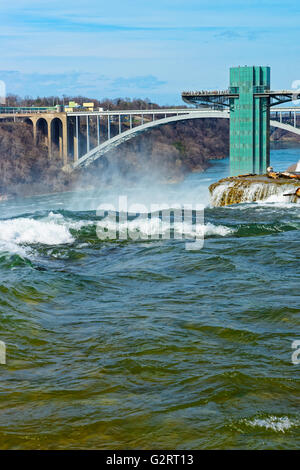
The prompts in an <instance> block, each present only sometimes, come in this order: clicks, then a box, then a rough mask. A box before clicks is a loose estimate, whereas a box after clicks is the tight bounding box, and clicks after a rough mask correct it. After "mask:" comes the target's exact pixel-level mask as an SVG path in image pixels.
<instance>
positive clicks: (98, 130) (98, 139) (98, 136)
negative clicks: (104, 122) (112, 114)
mask: <svg viewBox="0 0 300 470" xmlns="http://www.w3.org/2000/svg"><path fill="white" fill-rule="evenodd" d="M97 143H98V145H100V119H99V116H97Z"/></svg>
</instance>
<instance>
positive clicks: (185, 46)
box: [0, 0, 300, 105]
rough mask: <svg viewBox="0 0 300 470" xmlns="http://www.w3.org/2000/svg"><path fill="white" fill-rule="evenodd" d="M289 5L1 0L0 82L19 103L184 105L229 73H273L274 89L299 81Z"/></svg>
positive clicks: (297, 8) (294, 15) (295, 15)
mask: <svg viewBox="0 0 300 470" xmlns="http://www.w3.org/2000/svg"><path fill="white" fill-rule="evenodd" d="M299 13H300V3H299V1H298V0H297V1H294V0H285V1H282V0H280V1H278V0H260V1H257V0H251V1H248V0H241V1H237V0H226V1H222V0H206V1H204V0H152V1H151V0H139V1H137V0H111V1H109V0H86V1H82V0H80V1H78V0H60V1H59V0H51V1H50V2H41V0H13V1H11V2H8V1H7V0H0V14H1V28H0V51H1V62H0V80H2V81H4V82H5V84H6V89H7V93H14V94H18V95H20V96H32V97H36V96H45V95H47V96H48V95H55V96H59V97H62V96H63V95H74V96H76V95H82V96H88V97H90V98H98V99H103V98H118V97H130V98H146V97H147V98H149V99H150V100H151V101H154V102H158V103H159V104H161V105H167V104H169V105H178V104H181V103H182V100H181V96H180V95H181V92H182V91H183V90H196V89H197V90H199V89H219V88H220V89H225V88H227V86H228V80H229V68H230V67H231V66H238V65H269V66H271V79H272V88H273V89H278V88H284V89H290V88H291V86H292V83H293V82H295V81H296V80H300V60H299V58H300V40H299V39H300V36H299V32H300V26H299V24H300V23H299V19H300V15H299Z"/></svg>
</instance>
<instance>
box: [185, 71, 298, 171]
mask: <svg viewBox="0 0 300 470" xmlns="http://www.w3.org/2000/svg"><path fill="white" fill-rule="evenodd" d="M298 95H299V92H298V93H297V92H295V91H287V90H280V91H271V90H270V67H262V66H251V67H248V66H245V67H232V68H231V69H230V86H229V89H228V90H225V91H186V92H183V93H182V98H183V100H184V101H185V102H186V103H189V104H194V105H196V106H198V107H208V106H209V107H212V108H213V109H224V107H227V108H229V110H230V174H231V175H232V176H236V175H241V174H247V173H255V174H263V173H266V170H267V167H268V166H269V165H270V107H271V106H274V105H278V104H280V103H286V102H288V101H291V100H293V99H297V98H298Z"/></svg>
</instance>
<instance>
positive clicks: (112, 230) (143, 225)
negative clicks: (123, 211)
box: [97, 215, 235, 239]
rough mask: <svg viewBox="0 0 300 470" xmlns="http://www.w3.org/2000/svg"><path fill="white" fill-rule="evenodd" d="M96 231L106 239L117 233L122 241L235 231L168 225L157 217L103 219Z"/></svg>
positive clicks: (177, 223)
mask: <svg viewBox="0 0 300 470" xmlns="http://www.w3.org/2000/svg"><path fill="white" fill-rule="evenodd" d="M97 230H98V231H99V232H101V233H104V232H105V231H106V233H107V234H108V235H107V238H108V239H109V234H111V235H112V236H114V234H116V232H118V233H119V237H120V238H123V239H126V238H127V233H128V235H129V238H133V239H147V238H149V239H159V238H160V237H161V238H163V239H168V238H175V239H181V238H182V234H183V235H184V237H185V239H189V238H190V239H193V238H195V237H197V238H203V237H211V236H220V237H225V236H228V235H230V234H232V233H233V232H234V231H235V229H233V228H229V227H226V226H224V225H214V224H212V223H210V222H208V223H207V224H196V225H191V224H189V223H184V222H183V223H182V222H174V224H171V225H170V224H169V222H164V221H162V220H161V219H160V218H159V217H153V216H152V217H151V219H148V218H147V215H146V216H144V217H138V218H136V219H135V220H131V221H127V222H125V223H120V224H119V223H118V222H115V221H111V220H105V219H104V220H102V221H99V222H98V224H97ZM170 230H173V233H172V236H171V235H170V233H171V232H170ZM127 231H128V232H127ZM130 235H132V237H130Z"/></svg>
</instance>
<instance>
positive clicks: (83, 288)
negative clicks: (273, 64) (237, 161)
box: [0, 146, 300, 449]
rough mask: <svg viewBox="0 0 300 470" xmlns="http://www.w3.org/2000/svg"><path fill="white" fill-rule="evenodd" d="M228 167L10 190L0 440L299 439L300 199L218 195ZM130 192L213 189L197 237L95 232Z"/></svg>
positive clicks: (276, 154)
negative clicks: (170, 177) (21, 192)
mask: <svg viewBox="0 0 300 470" xmlns="http://www.w3.org/2000/svg"><path fill="white" fill-rule="evenodd" d="M299 153H300V148H298V147H294V148H293V147H291V146H287V147H286V148H277V149H274V150H273V151H272V165H273V166H274V168H275V169H276V170H284V169H286V168H287V167H288V166H290V165H291V164H292V163H294V162H295V161H297V160H299ZM227 175H228V160H224V161H216V162H214V165H213V166H212V167H211V168H210V169H209V170H208V171H206V172H204V173H201V174H200V173H198V174H197V173H194V174H190V175H188V176H187V177H186V178H185V180H184V181H182V182H180V183H177V184H163V183H159V182H158V179H159V178H158V177H157V175H155V174H154V173H153V175H150V174H147V175H146V176H145V177H143V178H140V180H139V181H138V182H137V184H133V183H132V182H131V183H126V181H125V180H124V179H123V178H119V177H118V178H116V179H115V181H113V182H112V184H111V185H110V186H106V187H99V190H85V191H84V190H80V191H76V192H73V193H64V194H55V195H50V196H49V195H48V196H38V197H33V198H27V199H23V200H12V201H7V202H3V203H1V207H0V211H1V212H0V213H1V216H0V273H1V281H0V292H1V296H0V311H1V315H0V340H2V341H4V342H5V343H6V346H7V365H6V366H3V365H0V396H1V400H0V448H1V449H11V448H14V449H18V448H22V449H57V448H59V449H62V448H68V449H75V448H86V449H92V448H97V449H112V448H118V449H134V448H141V449H150V448H152V449H153V448H165V449H174V448H175V449H199V448H204V449H212V448H220V449H228V448H236V449H238V448H239V449H240V448H249V449H271V448H274V449H280V448H282V449H292V448H295V449H296V448H298V447H299V441H300V417H299V392H300V387H299V365H294V364H293V363H292V360H291V356H292V352H293V350H292V347H291V345H292V342H293V341H294V340H296V339H299V324H300V321H299V312H300V309H299V252H300V251H299V248H300V241H299V230H300V213H299V204H291V203H289V202H285V201H282V200H279V199H276V198H275V199H273V200H264V201H258V202H256V203H248V204H242V205H236V206H231V207H224V208H212V207H210V204H209V193H208V186H209V185H210V184H211V183H213V182H214V181H217V180H218V179H220V178H222V177H225V176H227ZM120 195H122V196H127V198H128V205H131V204H133V203H139V204H144V205H146V206H147V207H150V205H151V204H153V203H158V204H163V203H166V204H169V205H170V206H172V205H174V204H184V203H189V204H204V206H205V214H204V217H205V218H204V224H205V225H204V227H203V230H204V234H205V242H204V247H203V249H201V250H198V251H187V250H186V249H185V244H184V243H183V241H182V240H140V241H139V240H137V241H134V240H115V239H112V240H106V241H101V240H99V238H98V237H97V232H96V229H97V224H98V223H99V215H97V212H96V211H97V208H98V207H99V205H100V204H102V203H110V204H113V205H115V207H116V209H117V208H118V198H119V196H120ZM138 229H139V230H140V231H143V230H146V229H147V227H145V225H140V226H139V227H138Z"/></svg>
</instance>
